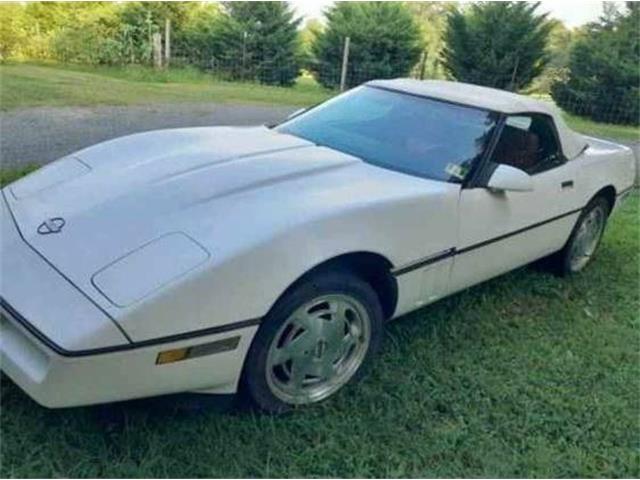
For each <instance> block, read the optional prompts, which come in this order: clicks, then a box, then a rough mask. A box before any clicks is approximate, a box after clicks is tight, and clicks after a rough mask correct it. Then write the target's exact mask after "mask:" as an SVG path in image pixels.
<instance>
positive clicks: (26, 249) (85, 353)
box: [0, 192, 258, 407]
mask: <svg viewBox="0 0 640 480" xmlns="http://www.w3.org/2000/svg"><path fill="white" fill-rule="evenodd" d="M3 193H4V192H3ZM0 229H1V230H0V369H2V371H4V372H5V373H6V374H7V375H8V376H9V377H10V378H11V379H12V380H13V381H14V382H15V383H16V384H17V385H18V386H19V387H21V388H22V389H23V390H24V391H25V392H26V393H27V394H28V395H29V396H31V397H32V398H33V399H34V400H36V401H37V402H38V403H40V404H42V405H44V406H46V407H69V406H78V405H88V404H96V403H105V402H113V401H119V400H128V399H133V398H142V397H147V396H154V395H162V394H167V393H178V392H185V391H194V390H195V391H198V390H207V392H208V393H233V392H235V390H236V386H237V383H238V380H239V377H240V373H241V371H242V365H243V362H244V357H245V355H246V352H247V350H248V348H249V345H250V342H251V340H252V339H253V335H254V334H255V332H256V330H257V328H258V327H257V321H246V322H240V323H238V324H236V325H234V326H232V327H229V326H222V327H218V328H216V329H209V330H206V331H200V332H195V334H193V335H191V334H184V335H174V336H172V337H164V338H161V339H157V340H153V341H145V342H137V343H136V342H132V341H131V340H130V339H128V338H127V337H126V336H125V334H124V333H123V332H122V331H121V330H120V329H119V327H118V325H117V324H116V322H115V321H114V320H113V319H111V318H110V317H109V315H108V314H107V313H106V312H104V311H103V310H102V309H101V308H100V307H99V306H98V305H96V304H95V303H94V302H92V301H91V299H90V298H88V297H87V296H85V295H84V294H83V293H82V292H81V291H80V290H79V289H78V288H76V286H75V285H74V284H72V283H71V282H70V281H69V280H68V279H67V278H66V277H64V275H63V274H62V273H60V272H59V271H58V270H57V269H56V268H55V266H54V265H52V264H51V263H49V262H48V261H47V259H45V258H44V257H42V256H41V255H40V254H39V253H38V252H36V251H35V250H33V249H32V248H31V247H30V246H29V245H28V244H27V243H26V242H25V241H24V239H23V238H22V236H21V233H20V231H19V230H18V229H17V227H16V225H15V222H14V221H13V218H12V216H11V212H10V211H9V209H8V207H7V205H6V203H5V200H4V198H0ZM234 337H239V338H238V339H237V342H236V341H233V342H232V344H233V345H234V348H233V349H227V350H223V351H216V350H215V349H211V345H210V344H211V343H215V342H218V341H222V340H229V339H231V338H234ZM203 345H204V346H206V347H208V349H204V350H205V351H206V352H207V354H206V355H202V356H198V357H197V358H189V359H186V360H183V361H179V362H176V363H168V364H162V365H157V364H156V359H157V357H158V354H159V353H160V352H163V351H166V350H172V349H176V348H183V347H202V346H203ZM225 345H228V342H227V343H226V344H225ZM202 350H203V349H202V348H201V349H200V351H202Z"/></svg>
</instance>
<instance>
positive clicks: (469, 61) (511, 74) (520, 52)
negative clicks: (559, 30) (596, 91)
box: [444, 2, 552, 90]
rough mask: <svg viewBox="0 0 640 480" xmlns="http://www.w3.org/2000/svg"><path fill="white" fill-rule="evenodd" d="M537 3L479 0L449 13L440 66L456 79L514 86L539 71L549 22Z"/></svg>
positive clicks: (544, 61) (525, 82) (527, 81)
mask: <svg viewBox="0 0 640 480" xmlns="http://www.w3.org/2000/svg"><path fill="white" fill-rule="evenodd" d="M538 6H539V2H536V3H528V2H481V3H474V4H472V5H470V6H469V8H468V9H465V10H464V11H454V12H452V13H451V14H450V16H449V18H448V22H447V28H446V31H445V42H446V47H445V49H444V65H445V69H446V70H447V72H448V73H449V74H450V75H451V76H452V77H453V78H455V79H456V80H458V81H461V82H469V83H476V84H479V85H486V86H489V87H495V88H503V89H509V90H520V89H522V88H524V87H526V86H527V85H529V84H530V83H531V81H532V80H533V79H534V78H535V77H537V76H538V75H540V74H541V73H542V71H543V69H544V67H545V65H546V64H547V62H548V60H549V58H548V55H547V52H546V51H545V46H546V43H547V37H548V35H549V32H550V30H551V28H552V24H551V23H550V22H549V21H548V20H547V15H546V14H542V15H538V14H536V9H537V8H538Z"/></svg>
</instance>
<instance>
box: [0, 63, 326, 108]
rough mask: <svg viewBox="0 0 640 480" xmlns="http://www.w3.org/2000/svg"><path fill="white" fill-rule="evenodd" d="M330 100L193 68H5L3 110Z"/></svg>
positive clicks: (315, 89)
mask: <svg viewBox="0 0 640 480" xmlns="http://www.w3.org/2000/svg"><path fill="white" fill-rule="evenodd" d="M330 96H331V92H328V91H326V90H324V89H322V88H320V87H319V86H318V85H317V84H316V83H315V82H310V81H309V80H306V81H305V79H303V81H302V82H298V84H296V86H295V87H293V88H282V87H269V86H264V85H255V84H250V83H231V82H222V81H214V80H213V79H212V78H211V77H209V76H207V75H205V74H202V73H199V72H197V71H194V70H186V71H185V70H176V71H170V72H168V73H167V72H153V70H150V69H147V68H136V67H133V68H132V67H129V68H117V67H103V68H92V69H91V70H89V69H87V68H82V67H60V66H55V65H44V64H43V65H34V64H21V63H10V64H4V65H0V110H3V111H7V110H13V109H16V108H24V107H40V106H52V107H59V106H96V105H141V104H153V103H202V102H217V103H220V102H223V103H257V104H276V105H301V106H303V105H312V104H315V103H318V102H320V101H322V100H325V99H326V98H329V97H330Z"/></svg>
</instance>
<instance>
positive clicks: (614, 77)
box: [551, 2, 640, 124]
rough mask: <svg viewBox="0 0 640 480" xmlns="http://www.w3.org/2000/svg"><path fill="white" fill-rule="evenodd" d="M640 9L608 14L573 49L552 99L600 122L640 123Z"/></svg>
mask: <svg viewBox="0 0 640 480" xmlns="http://www.w3.org/2000/svg"><path fill="white" fill-rule="evenodd" d="M639 86H640V5H638V4H634V3H632V2H628V8H627V12H626V13H625V14H622V13H620V12H619V11H617V10H609V11H608V12H607V14H606V16H605V17H603V18H602V19H601V21H600V22H596V23H592V24H589V25H588V27H587V34H586V35H584V36H582V37H581V38H580V39H578V40H577V41H576V43H575V45H574V47H573V49H572V50H571V54H570V59H569V67H568V71H567V75H566V76H565V78H563V79H561V80H560V81H558V82H556V83H554V84H553V85H552V87H551V95H552V97H553V99H554V100H555V102H556V103H557V104H558V105H559V106H560V107H562V108H564V109H565V110H567V111H569V112H571V113H574V114H576V115H583V116H587V117H590V118H592V119H593V120H596V121H602V122H609V123H631V124H639V123H640V118H639V117H640V89H639V88H638V87H639Z"/></svg>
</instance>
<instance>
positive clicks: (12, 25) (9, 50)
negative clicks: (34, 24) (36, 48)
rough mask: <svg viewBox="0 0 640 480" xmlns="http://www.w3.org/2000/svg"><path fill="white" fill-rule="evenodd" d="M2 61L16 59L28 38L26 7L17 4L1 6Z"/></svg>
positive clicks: (0, 47) (0, 54) (0, 39)
mask: <svg viewBox="0 0 640 480" xmlns="http://www.w3.org/2000/svg"><path fill="white" fill-rule="evenodd" d="M0 17H2V21H0V60H6V59H7V58H10V57H15V56H17V55H18V54H19V53H20V50H21V49H20V47H21V46H22V45H24V43H25V42H26V40H27V38H28V35H29V34H28V28H27V27H28V25H27V21H26V16H25V12H24V6H23V5H22V4H20V3H17V2H15V3H14V2H12V3H3V4H1V5H0Z"/></svg>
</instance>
